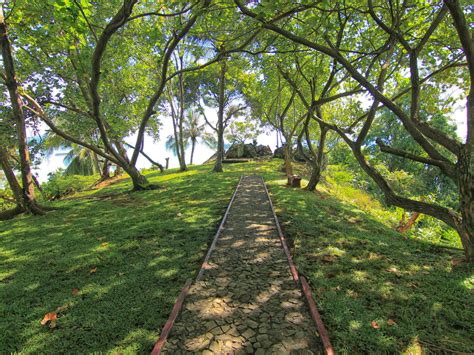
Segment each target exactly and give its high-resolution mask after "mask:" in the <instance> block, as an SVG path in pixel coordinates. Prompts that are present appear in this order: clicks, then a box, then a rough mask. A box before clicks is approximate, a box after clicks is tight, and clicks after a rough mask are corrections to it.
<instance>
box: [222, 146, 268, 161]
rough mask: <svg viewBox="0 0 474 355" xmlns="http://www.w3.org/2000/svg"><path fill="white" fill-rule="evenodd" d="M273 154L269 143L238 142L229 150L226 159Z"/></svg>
mask: <svg viewBox="0 0 474 355" xmlns="http://www.w3.org/2000/svg"><path fill="white" fill-rule="evenodd" d="M271 155H272V150H271V148H270V147H269V146H268V145H254V144H252V143H250V144H244V143H236V144H233V145H232V146H231V147H230V148H229V149H228V150H227V152H226V154H225V157H226V159H242V158H257V157H265V156H271Z"/></svg>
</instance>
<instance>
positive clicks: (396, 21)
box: [234, 0, 474, 261]
mask: <svg viewBox="0 0 474 355" xmlns="http://www.w3.org/2000/svg"><path fill="white" fill-rule="evenodd" d="M234 2H235V3H236V5H237V6H238V7H239V9H240V10H241V12H242V13H243V14H245V15H246V16H248V17H251V18H253V19H254V20H255V21H258V22H259V23H260V24H261V26H262V27H264V28H266V29H268V30H270V31H272V32H274V33H276V34H278V35H281V36H283V37H285V38H287V39H289V40H291V41H293V42H295V43H297V44H300V45H302V46H304V47H305V48H308V49H311V50H314V51H317V52H320V53H323V54H326V55H328V56H330V57H331V58H333V59H334V60H336V61H337V62H338V63H339V64H340V65H341V66H342V67H343V68H344V70H345V71H347V73H348V74H349V75H350V76H351V77H352V78H353V79H354V80H356V81H357V82H358V83H359V84H360V85H361V86H362V87H363V88H364V89H366V90H367V91H368V92H369V93H370V95H371V96H372V97H373V104H372V107H371V109H370V110H369V112H368V113H367V115H365V116H364V118H363V119H361V120H358V121H357V123H356V124H354V125H352V128H354V127H356V126H359V127H360V125H362V127H361V128H360V132H359V134H358V137H357V138H356V139H355V140H354V139H352V137H351V136H350V135H348V134H347V133H346V131H345V129H344V128H340V127H336V126H333V129H334V130H336V131H337V132H338V134H340V135H341V137H342V138H343V139H344V140H345V141H346V142H347V144H348V145H349V146H350V147H351V150H352V152H353V153H354V155H355V157H356V158H357V160H358V162H359V164H360V166H361V167H362V169H364V171H365V172H366V173H367V174H368V176H370V177H371V178H372V179H373V180H374V181H375V182H376V183H377V185H378V186H379V188H380V189H381V190H382V191H383V193H384V195H385V199H386V202H387V204H389V205H395V206H399V207H402V208H404V209H407V210H412V211H418V212H421V213H425V214H428V215H431V216H433V217H435V218H438V219H440V220H442V221H444V222H445V223H447V224H448V225H449V226H451V227H452V228H454V229H455V230H456V231H457V232H458V234H459V236H460V238H461V241H462V244H463V248H464V252H465V256H466V259H467V260H469V261H473V260H474V235H473V233H474V232H473V231H474V213H473V211H474V208H473V205H474V199H473V198H474V196H473V191H474V188H473V184H474V176H473V171H472V159H474V158H473V156H474V148H473V147H474V133H473V132H474V129H473V126H474V90H473V89H474V86H473V85H474V84H473V82H474V55H473V53H474V49H473V48H474V47H473V46H474V45H473V43H472V40H471V35H470V32H469V27H468V25H467V22H466V19H465V16H464V14H463V10H462V8H461V5H460V4H459V1H456V0H446V1H444V4H442V5H437V6H425V5H424V4H420V5H419V6H413V7H412V6H408V4H406V3H403V4H400V5H398V4H397V5H394V6H392V5H393V4H392V3H388V4H383V3H377V4H376V6H375V5H374V4H373V2H372V1H370V0H369V1H368V5H367V6H365V5H360V4H356V3H354V4H352V7H351V14H353V15H352V16H356V19H355V20H354V21H352V22H353V23H356V22H357V21H359V23H363V24H364V26H365V28H366V31H365V32H366V33H367V34H368V35H369V36H370V39H373V38H378V43H377V44H376V45H377V48H376V49H373V46H371V45H369V44H368V43H367V42H364V41H366V40H367V37H365V36H364V35H362V36H358V37H354V36H351V35H352V34H351V33H347V34H346V33H345V34H344V36H345V37H346V38H350V39H351V40H352V41H353V42H354V38H356V39H357V40H358V43H353V44H352V46H351V48H354V47H355V48H356V49H352V50H346V49H345V48H344V47H343V46H342V45H341V46H340V47H336V46H335V43H334V42H333V41H331V38H330V37H329V36H326V38H325V39H322V40H321V41H318V40H315V39H314V37H313V38H309V37H308V36H303V35H302V33H304V32H305V31H306V33H308V31H307V29H306V28H305V26H299V27H295V26H293V27H292V25H293V24H294V23H295V22H292V21H286V25H282V24H281V18H282V16H279V17H278V20H280V22H278V21H275V20H273V19H272V18H269V16H268V14H270V16H274V15H273V12H272V10H271V9H265V8H264V6H263V5H258V6H257V8H255V9H250V8H248V7H246V6H245V5H244V4H243V2H242V1H240V0H234ZM323 7H325V8H324V11H325V13H326V14H329V15H327V16H330V17H331V16H332V17H333V18H337V17H338V16H339V18H342V17H345V16H351V14H349V13H348V12H347V11H344V12H342V14H341V12H340V11H339V10H338V5H336V6H335V5H334V4H333V3H331V4H329V3H327V4H324V6H323ZM339 8H346V7H345V5H344V3H341V6H340V7H339ZM346 9H347V8H346ZM354 10H357V11H354ZM256 11H257V12H258V13H257V12H256ZM305 11H306V9H305V7H304V6H302V5H299V6H297V7H294V8H292V9H291V10H289V11H286V12H285V16H283V17H288V18H289V17H291V16H293V15H295V14H296V13H298V16H299V17H300V19H299V20H301V17H304V16H305V14H304V13H305ZM313 11H314V10H312V11H311V15H310V16H313V17H314V14H313ZM306 13H307V14H308V16H309V13H310V12H309V11H308V12H306ZM448 13H449V14H450V19H448V18H447V16H446V15H447V14H448ZM402 19H403V21H402ZM299 23H302V22H301V21H299ZM303 23H304V21H303ZM336 23H337V22H336ZM437 31H438V32H441V31H442V36H443V39H440V40H439V41H438V40H437V38H436V36H437V35H436V32H437ZM359 33H360V32H359ZM374 34H375V35H376V36H375V37H374V36H373V35H374ZM333 38H334V36H333ZM445 41H446V42H448V43H449V46H450V48H453V50H451V51H443V46H444V43H445ZM456 41H457V43H456ZM322 43H327V45H323V44H322ZM459 44H460V45H459ZM390 48H395V50H394V52H395V53H394V54H395V55H399V56H400V58H407V59H408V60H402V61H399V62H398V63H399V64H400V66H398V65H396V66H395V67H391V66H390V65H391V64H392V63H393V61H390V60H388V61H385V62H384V61H383V59H382V60H380V56H381V54H383V53H387V51H389V50H390ZM362 50H364V51H365V53H367V51H368V52H370V53H372V55H371V56H372V58H375V60H376V61H374V60H373V61H372V62H374V64H375V63H377V61H378V63H377V66H376V68H377V69H378V70H377V72H376V71H375V70H372V69H373V66H374V64H370V63H371V61H367V64H366V65H365V72H364V69H363V68H364V67H363V65H362V64H364V63H363V62H361V61H359V60H357V56H360V55H361V53H363V52H361V51H362ZM364 56H366V55H364ZM462 56H464V57H465V59H466V61H467V66H466V67H467V70H466V71H465V72H464V74H462V73H461V75H462V76H463V77H464V78H465V80H466V81H465V82H464V85H465V84H466V83H467V82H468V81H470V91H469V94H468V99H467V101H468V105H467V106H468V109H467V112H468V113H467V127H468V134H467V139H466V141H465V142H464V143H461V142H459V141H458V140H456V138H455V137H451V136H449V135H448V134H446V133H445V132H443V131H441V130H439V129H437V128H436V127H434V126H433V125H431V124H430V123H429V122H424V121H422V120H421V118H420V114H419V113H420V107H421V105H422V103H423V92H422V91H421V86H422V84H424V83H425V82H427V81H428V80H430V79H431V83H436V81H435V80H434V77H435V76H436V74H437V73H440V72H443V71H445V70H448V69H453V68H454V69H457V68H458V67H459V63H460V58H461V57H462ZM387 57H391V56H385V58H387ZM369 64H370V65H369ZM461 65H462V64H461ZM389 69H390V70H393V71H394V72H397V73H398V74H397V75H394V77H395V78H398V79H399V80H398V82H399V83H400V84H405V85H401V86H402V87H403V86H405V87H404V88H403V89H402V90H401V91H405V93H407V92H408V93H410V97H411V98H410V109H409V111H405V110H404V109H403V108H402V107H400V105H399V104H397V102H396V98H397V97H399V96H397V94H395V95H390V94H391V92H392V90H390V92H388V93H385V94H384V93H383V84H384V83H385V78H386V76H387V75H388V74H389ZM407 71H408V72H409V73H410V74H409V78H408V80H409V87H408V88H407V87H406V80H404V79H405V78H406V76H404V74H403V73H406V72H407ZM466 73H467V74H468V75H466ZM425 74H426V75H425ZM421 75H424V77H421ZM443 79H444V80H443V82H442V84H444V85H446V84H448V85H449V84H450V83H451V84H452V85H453V83H452V81H451V82H450V81H449V79H446V77H444V78H443ZM396 82H397V81H395V82H394V84H396ZM458 84H459V83H458ZM394 86H395V85H394ZM394 97H395V98H394ZM379 103H381V104H383V105H384V106H385V107H387V108H388V109H390V110H391V111H392V112H393V113H394V114H395V115H396V116H397V119H398V120H400V122H401V123H402V124H403V126H404V128H405V129H406V131H407V132H408V133H409V134H410V136H411V137H412V138H413V139H414V140H415V141H416V143H417V144H418V145H419V146H420V147H421V148H422V149H423V152H424V155H425V154H426V156H419V155H415V154H412V153H410V152H406V151H403V150H399V149H393V148H391V147H390V146H381V147H380V148H381V150H382V151H384V152H385V153H388V154H394V155H398V156H401V157H404V158H406V159H410V160H413V161H417V162H419V163H423V164H429V165H432V166H436V167H437V168H439V170H440V172H441V173H442V174H445V175H446V176H447V177H448V178H450V179H451V180H453V182H455V184H456V185H457V186H458V189H459V201H460V211H456V210H453V209H450V208H448V207H445V206H442V205H439V204H436V203H430V202H424V201H419V200H414V199H411V198H407V197H404V196H402V195H400V194H397V193H395V192H394V190H393V189H392V188H391V187H390V185H389V184H388V183H387V181H386V180H385V179H384V177H383V176H382V175H381V174H380V173H379V172H378V171H377V170H376V169H375V168H374V167H373V166H372V165H371V164H370V163H369V162H368V161H367V160H366V159H365V157H364V155H363V153H362V150H361V145H362V144H363V143H364V141H365V138H366V136H367V133H368V131H369V129H370V128H371V125H372V123H373V121H374V119H375V117H376V112H377V110H378V107H379ZM441 147H442V149H441ZM444 150H446V152H448V153H445V151H444ZM453 158H454V159H453Z"/></svg>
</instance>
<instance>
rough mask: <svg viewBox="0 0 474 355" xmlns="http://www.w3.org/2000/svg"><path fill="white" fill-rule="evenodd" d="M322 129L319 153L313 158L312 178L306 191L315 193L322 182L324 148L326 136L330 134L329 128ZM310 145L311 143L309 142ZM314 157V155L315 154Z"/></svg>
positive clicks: (321, 126) (323, 127) (322, 127)
mask: <svg viewBox="0 0 474 355" xmlns="http://www.w3.org/2000/svg"><path fill="white" fill-rule="evenodd" d="M319 127H320V129H321V133H320V136H319V145H318V153H317V154H316V156H315V157H313V162H312V163H313V164H312V166H313V168H312V171H311V177H310V178H309V182H308V186H306V190H308V191H314V190H316V187H317V186H318V184H319V181H320V180H321V170H322V167H323V159H324V147H325V144H326V136H327V133H328V128H327V127H326V126H323V125H319ZM308 144H309V142H308ZM313 155H314V154H313Z"/></svg>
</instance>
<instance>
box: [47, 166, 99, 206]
mask: <svg viewBox="0 0 474 355" xmlns="http://www.w3.org/2000/svg"><path fill="white" fill-rule="evenodd" d="M94 180H95V177H92V178H91V176H83V175H68V176H64V175H63V170H62V169H59V170H57V171H55V172H54V173H50V174H49V175H48V181H47V182H46V183H45V184H43V192H44V195H45V197H46V198H47V199H48V200H55V199H58V198H61V197H64V196H67V195H71V194H73V193H76V192H78V191H83V190H86V189H87V188H89V187H90V186H91V184H92V183H93V182H94Z"/></svg>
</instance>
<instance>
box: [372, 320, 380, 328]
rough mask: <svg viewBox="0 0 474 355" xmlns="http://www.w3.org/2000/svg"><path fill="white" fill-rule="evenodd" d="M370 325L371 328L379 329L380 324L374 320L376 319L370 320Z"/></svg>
mask: <svg viewBox="0 0 474 355" xmlns="http://www.w3.org/2000/svg"><path fill="white" fill-rule="evenodd" d="M370 325H371V326H372V328H374V329H379V328H380V325H379V324H378V323H377V322H376V321H374V320H373V321H372V323H370Z"/></svg>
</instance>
